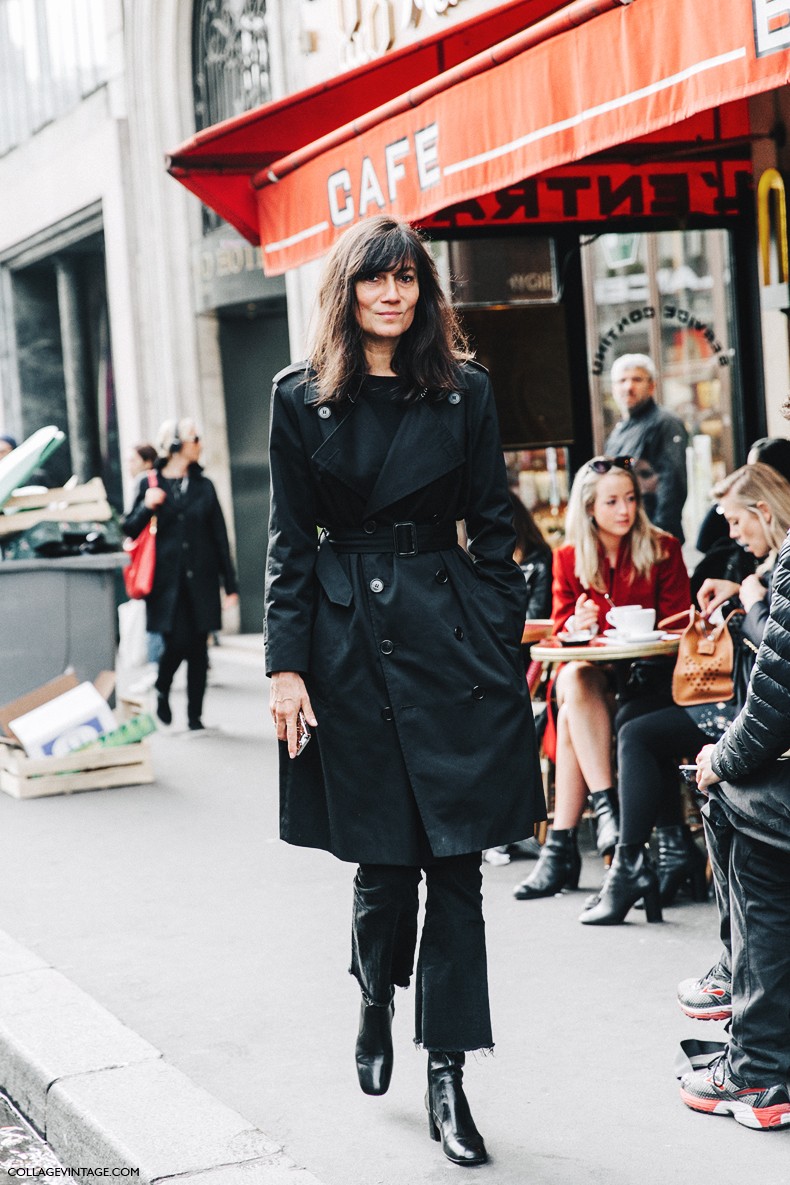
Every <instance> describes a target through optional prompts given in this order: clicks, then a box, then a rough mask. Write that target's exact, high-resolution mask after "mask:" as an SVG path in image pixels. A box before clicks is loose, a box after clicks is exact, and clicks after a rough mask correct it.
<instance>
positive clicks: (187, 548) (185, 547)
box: [181, 539, 189, 551]
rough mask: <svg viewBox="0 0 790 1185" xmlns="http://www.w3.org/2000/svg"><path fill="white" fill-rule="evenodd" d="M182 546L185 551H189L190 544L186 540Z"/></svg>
mask: <svg viewBox="0 0 790 1185" xmlns="http://www.w3.org/2000/svg"><path fill="white" fill-rule="evenodd" d="M181 546H182V547H183V549H184V551H189V544H188V543H187V541H186V539H185V540H184V542H183V543H182V544H181Z"/></svg>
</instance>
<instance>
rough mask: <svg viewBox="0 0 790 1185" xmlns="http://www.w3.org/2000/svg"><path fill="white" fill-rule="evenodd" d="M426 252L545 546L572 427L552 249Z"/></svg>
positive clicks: (473, 242)
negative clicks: (486, 377)
mask: <svg viewBox="0 0 790 1185" xmlns="http://www.w3.org/2000/svg"><path fill="white" fill-rule="evenodd" d="M433 250H434V253H435V255H436V257H437V263H438V266H439V272H440V275H441V276H442V280H443V283H444V286H445V289H446V291H448V292H449V293H450V296H451V299H452V302H453V305H454V306H455V308H456V309H457V311H458V313H459V316H460V319H461V323H462V325H463V327H464V330H465V332H466V333H467V335H468V337H469V344H470V346H471V347H472V349H473V351H474V354H475V357H476V358H477V359H478V361H479V362H481V363H482V364H483V365H484V366H485V367H486V368H487V369H488V371H489V372H490V374H491V381H492V385H493V388H494V398H495V400H496V405H497V414H498V417H499V428H500V435H501V438H502V446H503V449H504V452H505V461H506V464H507V468H508V474H509V478H510V484H511V487H512V488H513V489H514V490H515V491H516V492H517V493H518V494H519V496H520V497H521V500H522V501H523V502H524V504H525V505H526V506H527V507H528V509H529V510H530V511H532V514H533V516H534V518H535V520H536V521H537V522H538V524H539V526H540V527H541V529H542V531H543V533H544V535H545V536H546V538H547V539H548V541H549V542H551V543H556V542H559V541H561V536H562V522H563V518H564V511H565V505H566V503H567V498H568V481H567V476H568V464H567V455H566V449H565V447H564V446H565V445H567V444H568V443H570V442H571V440H572V439H573V419H572V411H571V381H570V373H569V368H568V342H567V335H566V326H565V310H564V308H563V307H562V305H561V304H559V295H558V280H557V269H556V262H555V252H554V243H553V241H552V239H550V238H549V237H547V236H524V237H513V238H488V239H486V238H480V237H475V238H474V239H462V240H450V241H449V242H443V243H434V244H433Z"/></svg>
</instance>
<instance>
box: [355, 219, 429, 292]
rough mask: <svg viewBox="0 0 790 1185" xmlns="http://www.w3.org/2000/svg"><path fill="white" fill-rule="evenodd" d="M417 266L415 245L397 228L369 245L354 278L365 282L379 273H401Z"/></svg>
mask: <svg viewBox="0 0 790 1185" xmlns="http://www.w3.org/2000/svg"><path fill="white" fill-rule="evenodd" d="M415 264H416V255H415V252H414V247H413V245H412V244H411V243H410V242H409V240H408V238H407V237H406V235H405V234H404V233H403V231H402V230H401V228H400V227H395V228H394V229H393V230H392V231H391V232H390V233H389V234H386V235H382V236H381V237H380V238H377V239H374V240H373V241H372V242H371V243H369V244H368V249H367V251H366V252H365V254H364V256H363V258H362V260H361V261H360V265H359V267H358V268H355V269H354V277H353V278H354V280H355V281H356V280H364V279H365V278H366V277H368V276H375V275H377V274H378V273H379V272H394V271H399V270H401V269H402V268H404V267H414V266H415Z"/></svg>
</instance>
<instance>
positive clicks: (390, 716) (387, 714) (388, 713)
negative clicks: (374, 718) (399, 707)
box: [381, 708, 395, 722]
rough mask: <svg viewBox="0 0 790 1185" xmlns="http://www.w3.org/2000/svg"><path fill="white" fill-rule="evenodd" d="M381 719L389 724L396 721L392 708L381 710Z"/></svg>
mask: <svg viewBox="0 0 790 1185" xmlns="http://www.w3.org/2000/svg"><path fill="white" fill-rule="evenodd" d="M381 719H382V720H385V721H387V722H389V721H390V720H394V719H395V713H394V712H393V710H392V708H382V709H381Z"/></svg>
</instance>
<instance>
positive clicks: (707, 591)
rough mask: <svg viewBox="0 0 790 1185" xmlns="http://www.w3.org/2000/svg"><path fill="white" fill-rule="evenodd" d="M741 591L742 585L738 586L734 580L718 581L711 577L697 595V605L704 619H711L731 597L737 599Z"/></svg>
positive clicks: (704, 582)
mask: <svg viewBox="0 0 790 1185" xmlns="http://www.w3.org/2000/svg"><path fill="white" fill-rule="evenodd" d="M740 591H741V586H740V584H736V583H735V581H734V580H717V579H714V578H713V577H710V576H709V577H708V579H707V580H705V581H703V583H702V586H701V587H700V590H699V592H698V593H697V603H698V605H699V607H700V609H701V610H702V615H703V617H710V615H711V613H713V611H714V610H715V609H718V607H719V605H723V604H724V602H725V601H729V599H730V597H737V596H738V594H739V593H740Z"/></svg>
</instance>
